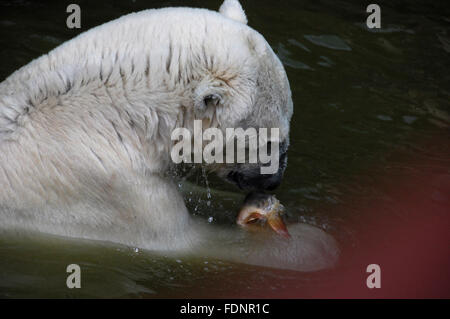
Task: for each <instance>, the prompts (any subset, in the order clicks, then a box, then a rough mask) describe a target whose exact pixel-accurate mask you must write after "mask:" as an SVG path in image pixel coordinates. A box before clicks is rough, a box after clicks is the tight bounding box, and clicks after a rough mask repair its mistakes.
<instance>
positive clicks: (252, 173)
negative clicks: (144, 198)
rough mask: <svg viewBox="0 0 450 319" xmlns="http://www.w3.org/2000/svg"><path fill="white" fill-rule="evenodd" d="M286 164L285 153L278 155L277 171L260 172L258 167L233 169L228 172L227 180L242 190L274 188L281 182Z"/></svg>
mask: <svg viewBox="0 0 450 319" xmlns="http://www.w3.org/2000/svg"><path fill="white" fill-rule="evenodd" d="M286 165H287V153H286V152H284V153H283V154H281V156H280V161H279V167H278V171H277V172H276V173H275V174H261V171H260V168H259V167H257V168H252V169H247V170H239V171H237V170H234V171H231V172H230V173H228V176H227V178H228V180H230V181H232V182H233V183H234V184H236V185H237V186H238V187H239V188H240V189H243V190H258V191H264V190H269V191H271V190H274V189H276V188H277V187H278V186H280V184H281V180H282V179H283V173H284V170H285V169H286Z"/></svg>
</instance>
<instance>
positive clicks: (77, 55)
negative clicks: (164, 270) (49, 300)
mask: <svg viewBox="0 0 450 319" xmlns="http://www.w3.org/2000/svg"><path fill="white" fill-rule="evenodd" d="M236 4H238V3H237V1H226V2H225V3H224V7H225V9H224V10H225V11H224V12H225V13H224V14H225V15H226V16H228V17H234V18H236V17H238V16H235V15H233V14H232V12H235V11H234V9H235V8H236ZM239 7H240V5H239ZM233 8H234V9H233ZM232 9H233V10H232ZM241 10H242V8H241ZM242 14H243V11H242ZM237 20H239V21H241V22H242V16H239V17H238V19H237ZM208 94H216V95H218V96H220V98H221V102H220V105H219V106H217V107H214V108H210V107H207V108H204V109H203V108H202V107H200V106H198V103H196V101H199V100H200V101H201V100H202V97H203V96H204V95H208ZM291 115H292V101H291V96H290V89H289V83H288V81H287V77H286V74H285V72H284V69H283V67H282V65H281V63H280V61H279V60H278V58H277V57H276V56H275V54H274V53H273V51H272V50H271V48H270V47H269V45H268V44H267V42H266V41H265V40H264V38H263V37H262V36H261V35H260V34H258V33H257V32H256V31H254V30H253V29H251V28H249V27H248V26H246V25H245V24H243V23H240V22H235V21H233V20H230V19H228V18H227V17H224V16H223V15H221V14H219V13H217V12H212V11H208V10H203V9H189V8H167V9H160V10H147V11H143V12H139V13H133V14H130V15H127V16H124V17H122V18H120V19H118V20H115V21H111V22H109V23H106V24H104V25H101V26H99V27H96V28H94V29H91V30H89V31H87V32H85V33H83V34H81V35H80V36H78V37H76V38H74V39H72V40H70V41H68V42H66V43H64V44H63V45H61V46H59V47H58V48H56V49H54V50H53V51H51V52H50V53H48V54H46V55H43V56H42V57H40V58H38V59H36V60H34V61H32V62H30V63H29V64H28V65H26V66H24V67H22V68H21V69H19V70H17V71H16V72H14V73H13V74H12V75H11V76H10V77H8V78H7V79H6V80H5V81H4V82H2V83H1V84H0V225H1V227H2V228H3V229H8V230H10V229H17V230H29V231H40V232H45V233H52V234H58V235H63V236H71V237H78V238H89V239H96V240H106V241H112V242H117V243H122V244H126V245H132V246H135V247H142V248H146V249H152V250H159V251H169V250H175V251H182V252H186V251H201V250H202V249H203V248H205V247H208V245H206V244H205V243H207V242H209V241H211V240H214V238H218V236H219V235H218V234H219V233H220V234H222V235H220V236H222V237H220V238H225V237H226V238H228V239H230V240H231V239H232V238H240V236H246V235H243V234H242V233H243V232H242V231H236V230H220V231H217V230H211V229H212V228H213V227H212V226H209V225H203V224H201V223H199V222H197V221H195V220H193V219H192V218H190V216H189V214H188V212H187V209H186V207H185V205H184V202H183V199H182V197H181V195H180V194H179V192H178V189H177V187H176V186H175V183H174V182H173V181H172V180H171V179H170V178H168V177H167V176H166V175H165V172H166V171H167V170H168V169H169V167H170V166H171V160H170V158H169V154H170V148H171V146H172V142H171V141H170V133H171V132H172V130H173V129H174V128H175V127H180V126H181V127H188V128H191V125H192V123H193V119H194V118H200V119H203V121H204V128H205V127H207V126H210V127H218V128H220V129H225V128H226V127H236V126H241V125H248V126H255V127H279V128H280V135H281V137H282V139H284V140H287V139H288V133H289V121H290V118H291ZM216 169H217V170H219V171H221V170H222V171H223V170H224V168H216ZM219 173H220V172H219ZM298 227H300V228H302V227H303V228H302V229H303V231H302V232H299V233H298V234H296V233H295V232H294V237H298V238H297V240H296V241H292V242H291V244H290V245H291V246H289V247H290V249H288V248H286V245H287V244H286V243H279V244H276V242H277V241H273V244H271V245H272V246H270V245H269V243H267V242H266V243H259V244H255V245H256V246H257V247H256V246H250V244H248V245H247V246H245V243H244V244H243V245H244V246H245V247H247V251H248V252H249V254H250V252H251V256H253V257H248V258H246V257H244V256H242V255H241V253H240V252H239V251H238V250H237V249H231V248H230V247H227V246H224V247H222V248H221V249H218V248H217V246H214V247H210V249H209V250H208V251H209V252H210V253H211V254H212V255H216V256H217V257H220V258H230V259H233V260H236V261H243V262H248V263H254V264H261V265H269V266H270V265H272V266H273V264H274V263H277V265H278V266H279V267H286V268H294V269H299V270H311V269H319V268H323V267H327V266H329V265H331V264H332V263H333V262H334V261H335V257H336V251H337V250H336V248H335V243H334V241H333V240H332V238H331V237H329V236H328V235H326V234H325V233H323V232H322V231H320V230H318V229H315V228H312V227H310V226H306V225H303V226H298ZM298 227H297V228H298ZM305 229H306V230H305ZM225 234H227V235H225ZM305 234H307V235H305ZM214 242H216V243H217V245H223V243H224V241H223V240H219V241H214ZM248 242H249V243H250V242H252V241H251V240H249V241H248ZM277 245H278V246H277ZM219 252H220V253H219ZM267 254H272V255H274V256H276V257H274V258H275V259H274V260H271V261H270V263H268V262H267V259H266V257H265V256H267Z"/></svg>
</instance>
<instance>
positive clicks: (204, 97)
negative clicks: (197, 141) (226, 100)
mask: <svg viewBox="0 0 450 319" xmlns="http://www.w3.org/2000/svg"><path fill="white" fill-rule="evenodd" d="M223 95H224V90H223V89H222V88H220V87H217V86H214V85H211V83H209V81H207V80H204V81H202V82H201V83H199V86H198V87H197V88H196V89H195V90H194V113H195V116H196V117H197V118H202V117H203V116H205V115H206V113H208V112H209V111H213V110H214V109H215V108H216V107H217V106H218V105H220V104H223Z"/></svg>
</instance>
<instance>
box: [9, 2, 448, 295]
mask: <svg viewBox="0 0 450 319" xmlns="http://www.w3.org/2000/svg"><path fill="white" fill-rule="evenodd" d="M66 2H67V3H66ZM66 2H65V1H39V2H31V1H3V2H1V3H0V26H1V28H0V48H1V50H0V60H1V61H2V63H1V64H0V78H1V79H3V78H5V77H7V76H8V75H9V74H10V73H11V72H13V71H14V70H16V69H17V68H19V67H20V66H22V65H24V64H26V63H28V62H29V61H30V60H31V59H33V58H35V57H37V56H39V55H40V54H42V53H45V52H47V51H48V50H50V49H52V48H54V47H55V46H57V45H58V44H60V43H62V42H63V41H65V40H68V39H70V38H72V37H73V36H75V35H76V34H78V33H79V32H80V31H78V30H69V29H67V28H65V19H66V17H67V14H66V13H65V8H66V6H67V5H68V4H69V3H70V2H69V1H66ZM242 2H243V6H244V8H245V10H246V13H247V15H248V18H249V24H250V25H251V26H252V27H254V28H255V29H257V30H258V31H260V32H261V33H262V34H263V35H264V36H265V37H266V39H267V40H268V41H269V43H270V44H271V45H272V47H273V49H274V51H275V52H276V53H277V54H278V55H279V57H280V58H281V60H282V61H283V63H284V64H285V67H286V70H287V73H288V76H289V79H290V83H291V88H292V93H293V98H294V104H295V111H294V117H293V120H292V131H291V147H290V149H289V165H288V168H287V171H286V174H285V179H284V181H283V184H282V185H281V187H280V188H279V189H278V190H277V191H276V195H277V197H278V198H279V199H280V201H281V202H282V203H283V205H284V206H285V207H286V211H287V215H288V221H289V222H305V223H309V224H313V225H316V226H318V227H321V228H323V229H324V230H326V231H327V232H329V233H331V234H332V235H333V236H334V237H335V238H336V239H337V240H338V241H339V243H340V245H341V248H342V251H343V254H342V258H341V262H340V264H339V265H338V267H337V269H335V270H331V271H326V272H319V273H310V274H301V273H296V272H290V271H281V270H276V269H265V268H259V267H252V266H247V265H240V264H233V263H229V262H226V261H220V260H209V259H208V258H206V257H204V258H190V259H186V260H184V259H175V258H173V257H170V256H156V255H152V254H150V253H148V252H145V251H142V250H137V251H136V250H135V247H122V246H116V245H111V244H106V243H92V242H87V241H72V240H66V239H61V238H57V237H44V238H43V237H42V236H32V237H31V238H17V237H15V236H9V237H7V238H2V239H0V296H7V297H30V296H33V297H37V296H40V297H137V298H140V297H150V298H152V297H189V296H197V297H201V296H208V297H230V296H231V297H233V296H236V294H239V296H253V297H261V296H268V295H273V296H283V292H286V291H290V292H293V295H298V294H300V295H301V293H302V292H304V291H308V289H310V288H311V287H327V285H328V283H329V282H330V281H332V280H333V278H336V277H337V276H338V274H339V271H340V270H342V269H348V268H351V267H352V260H354V258H355V256H357V255H358V253H359V252H360V251H362V250H364V249H365V247H367V245H368V243H369V242H373V241H374V238H373V233H376V232H378V231H380V232H382V231H383V229H384V227H387V225H390V226H392V227H394V226H395V227H400V226H401V225H403V224H405V223H406V222H407V221H408V220H410V219H411V218H412V217H413V216H415V215H414V212H413V211H412V210H410V209H406V208H404V206H402V204H403V203H404V200H405V197H404V196H403V197H402V194H403V193H406V194H407V193H409V194H413V193H414V192H418V191H419V190H421V192H420V196H418V197H419V199H420V200H421V201H423V202H424V203H425V204H426V205H429V206H427V207H431V206H432V207H433V209H432V210H428V211H426V214H427V215H426V216H425V217H426V218H430V219H431V218H433V217H436V218H440V217H442V216H444V217H448V212H449V206H450V204H449V193H448V192H447V191H448V189H449V185H450V160H449V158H450V157H449V154H450V151H449V136H450V135H449V126H450V103H449V97H450V74H449V72H448V70H449V67H450V58H449V54H450V20H449V19H448V17H449V16H450V15H449V10H448V9H449V6H448V5H445V4H444V2H433V3H429V2H427V1H408V2H399V3H398V4H397V5H394V4H392V3H389V2H388V3H386V4H383V3H379V4H380V5H381V8H382V26H383V28H382V29H381V30H378V31H372V30H368V29H366V28H365V25H364V22H365V19H366V14H365V7H364V6H363V5H361V4H359V3H358V1H348V0H347V1H344V0H343V1H327V0H326V1H320V2H306V1H305V2H303V1H283V2H282V5H281V4H280V3H279V2H276V1H265V0H264V1H257V2H256V1H252V2H250V1H242ZM77 3H78V4H79V5H80V6H81V8H82V27H83V28H82V30H87V29H88V28H90V27H92V26H95V25H98V24H100V23H102V22H105V21H109V20H111V19H114V18H117V17H119V16H121V15H123V14H126V13H128V12H132V11H138V10H141V9H145V8H150V7H152V8H153V7H164V6H168V5H173V6H176V5H189V4H192V5H193V6H198V7H207V8H210V9H216V8H218V7H219V5H220V1H195V2H194V1H152V2H151V3H150V2H144V1H139V0H136V1H121V2H113V1H110V2H106V1H95V3H93V2H92V1H90V2H88V1H78V2H77ZM204 176H205V173H204V172H201V171H200V172H194V173H193V174H192V175H191V176H190V177H189V178H188V181H189V182H188V181H185V182H183V185H180V188H181V190H182V191H183V192H184V194H185V198H186V204H187V206H188V208H189V210H190V211H191V212H192V214H195V215H197V216H198V217H200V218H204V219H205V220H208V221H209V222H211V223H219V224H223V225H225V226H227V225H229V226H230V227H231V225H232V224H233V223H234V218H235V217H236V213H237V209H238V208H239V205H240V203H241V201H242V199H243V197H244V194H241V193H239V192H237V190H236V189H235V188H233V187H232V186H231V185H226V184H224V183H223V182H221V181H220V180H218V179H217V178H215V177H214V176H212V175H208V177H207V179H205V178H204ZM411 179H412V181H413V182H410V183H408V181H410V180H411ZM193 185H197V186H193ZM399 185H401V186H399ZM414 194H415V193H414ZM415 199H417V198H413V199H412V198H408V200H410V201H413V200H415ZM425 204H424V205H425ZM430 205H431V206H430ZM373 207H382V209H381V208H380V209H379V210H377V209H376V211H375V212H374V210H373V209H371V208H373ZM399 207H403V208H402V209H399ZM422 212H423V211H422ZM375 217H376V218H377V220H379V221H380V222H379V223H374V224H373V226H372V224H370V223H368V222H367V220H368V219H369V218H375ZM449 233H450V232H449ZM445 239H448V237H447V238H444V240H445ZM377 240H378V239H377ZM380 240H381V241H382V239H380ZM449 256H450V254H449ZM71 263H77V264H79V265H80V266H81V267H82V269H83V287H82V289H78V290H68V289H67V288H66V287H65V279H66V276H67V273H66V272H65V269H66V267H67V265H68V264H71ZM362 271H363V270H362ZM296 293H298V294H296Z"/></svg>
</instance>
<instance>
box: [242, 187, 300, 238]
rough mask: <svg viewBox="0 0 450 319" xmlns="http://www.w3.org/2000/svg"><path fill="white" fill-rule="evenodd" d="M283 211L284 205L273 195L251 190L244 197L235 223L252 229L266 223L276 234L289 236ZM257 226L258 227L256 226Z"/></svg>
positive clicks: (256, 228)
mask: <svg viewBox="0 0 450 319" xmlns="http://www.w3.org/2000/svg"><path fill="white" fill-rule="evenodd" d="M284 213H285V209H284V206H283V205H282V204H281V203H280V201H279V200H278V199H277V198H276V197H275V195H270V194H266V193H260V192H252V193H249V194H248V195H247V197H246V198H245V200H244V204H243V205H242V207H241V209H240V210H239V214H238V216H237V219H236V223H237V224H238V225H239V226H241V227H243V228H246V229H252V230H258V229H261V227H264V226H265V225H266V224H267V225H269V227H270V228H271V229H272V230H273V231H275V232H276V233H277V234H278V235H280V236H282V237H284V238H290V237H291V236H290V234H289V232H288V230H287V227H286V224H285V223H284V221H283V218H282V215H283V214H284ZM255 226H256V227H255ZM258 226H260V227H259V228H258Z"/></svg>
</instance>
